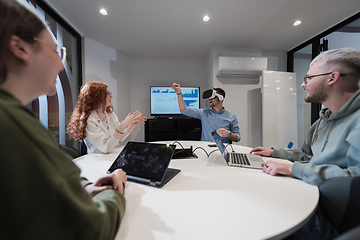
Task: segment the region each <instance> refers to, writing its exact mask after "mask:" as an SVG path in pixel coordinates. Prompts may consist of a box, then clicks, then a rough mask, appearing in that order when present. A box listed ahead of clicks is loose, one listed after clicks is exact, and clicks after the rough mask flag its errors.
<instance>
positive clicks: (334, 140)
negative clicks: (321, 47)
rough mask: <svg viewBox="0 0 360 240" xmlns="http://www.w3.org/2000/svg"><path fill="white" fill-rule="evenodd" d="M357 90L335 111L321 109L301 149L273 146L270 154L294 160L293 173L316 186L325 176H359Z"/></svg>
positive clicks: (359, 150)
mask: <svg viewBox="0 0 360 240" xmlns="http://www.w3.org/2000/svg"><path fill="white" fill-rule="evenodd" d="M359 108H360V89H359V90H358V91H356V93H355V94H354V95H353V96H352V97H351V98H350V99H349V101H347V102H346V103H345V104H344V105H343V106H342V107H341V108H340V109H339V110H338V111H337V112H335V113H334V114H333V115H332V116H330V114H331V111H330V110H329V109H326V108H325V109H322V110H321V111H320V118H319V119H318V120H317V121H316V122H315V123H314V124H313V125H312V126H311V127H310V129H309V132H308V134H307V136H306V139H305V142H304V144H303V146H302V152H298V153H296V152H290V151H286V150H284V149H274V152H273V154H272V157H277V158H283V159H289V160H290V161H293V162H294V165H293V167H292V172H291V173H292V176H293V177H296V178H300V179H302V180H303V181H305V182H307V183H310V184H313V185H319V184H320V183H321V182H323V181H324V180H326V179H328V178H332V177H340V176H359V175H360V110H359Z"/></svg>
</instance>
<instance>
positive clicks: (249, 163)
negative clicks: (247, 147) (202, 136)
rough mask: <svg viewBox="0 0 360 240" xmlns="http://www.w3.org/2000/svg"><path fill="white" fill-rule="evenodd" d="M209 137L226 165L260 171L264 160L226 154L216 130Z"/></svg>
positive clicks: (232, 153)
mask: <svg viewBox="0 0 360 240" xmlns="http://www.w3.org/2000/svg"><path fill="white" fill-rule="evenodd" d="M211 136H212V138H213V139H214V142H215V143H216V145H217V147H218V148H219V150H220V152H221V154H222V156H223V157H224V159H225V161H226V163H227V164H228V165H229V166H232V167H245V168H256V169H262V168H263V167H262V166H261V164H262V163H265V162H264V160H263V159H262V158H261V157H260V156H258V155H253V154H248V153H235V152H228V151H227V150H226V147H225V145H224V143H223V142H222V141H221V139H220V136H219V134H218V133H217V132H216V130H214V131H212V132H211Z"/></svg>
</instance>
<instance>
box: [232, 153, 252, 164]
mask: <svg viewBox="0 0 360 240" xmlns="http://www.w3.org/2000/svg"><path fill="white" fill-rule="evenodd" d="M229 155H230V162H229V164H230V165H233V166H240V165H250V161H249V159H248V158H247V156H246V154H243V153H234V152H231V153H229Z"/></svg>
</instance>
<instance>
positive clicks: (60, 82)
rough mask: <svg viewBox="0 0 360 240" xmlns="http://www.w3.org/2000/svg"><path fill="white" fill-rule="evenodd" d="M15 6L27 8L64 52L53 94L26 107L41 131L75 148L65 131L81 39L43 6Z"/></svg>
mask: <svg viewBox="0 0 360 240" xmlns="http://www.w3.org/2000/svg"><path fill="white" fill-rule="evenodd" d="M19 2H21V3H23V4H24V5H26V6H28V8H29V9H30V10H32V11H33V12H35V14H37V16H38V17H39V18H40V19H42V20H43V21H44V22H45V24H46V26H47V28H48V30H49V32H50V33H51V35H52V37H53V39H54V42H55V43H56V44H57V45H58V46H61V47H62V46H64V47H66V49H67V58H66V61H65V63H64V68H65V70H64V71H62V72H60V73H59V75H58V76H57V79H56V94H55V95H53V96H50V97H49V96H40V97H39V98H38V99H36V100H35V101H33V102H32V103H30V104H29V105H28V107H29V108H30V109H32V110H33V111H34V113H35V114H36V115H37V116H38V117H39V120H40V122H41V123H42V124H43V125H44V127H46V128H48V129H49V130H50V131H51V133H52V134H53V136H54V137H55V139H56V140H57V141H58V142H59V144H63V145H68V146H72V147H76V148H78V143H76V142H74V141H73V140H70V139H69V138H68V137H67V136H66V133H65V131H66V124H67V122H68V121H69V120H70V116H71V114H72V111H73V109H74V107H75V103H76V100H77V95H78V92H79V88H80V85H81V58H80V49H81V47H80V44H81V37H80V35H79V34H77V33H76V32H75V31H73V30H72V29H71V27H70V26H68V25H67V24H66V23H65V22H64V21H62V20H61V18H59V16H58V15H56V14H55V13H54V12H53V11H52V10H51V9H50V8H48V7H47V5H45V4H44V3H43V2H41V1H37V3H38V4H39V5H38V4H34V3H33V2H32V1H26V0H19ZM60 20H61V21H60Z"/></svg>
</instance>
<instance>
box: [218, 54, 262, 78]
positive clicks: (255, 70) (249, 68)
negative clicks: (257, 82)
mask: <svg viewBox="0 0 360 240" xmlns="http://www.w3.org/2000/svg"><path fill="white" fill-rule="evenodd" d="M215 64H216V65H215V71H216V76H217V77H221V76H239V77H240V76H246V77H260V76H261V74H262V71H264V70H267V58H255V57H226V56H220V57H218V58H217V59H216V63H215Z"/></svg>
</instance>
